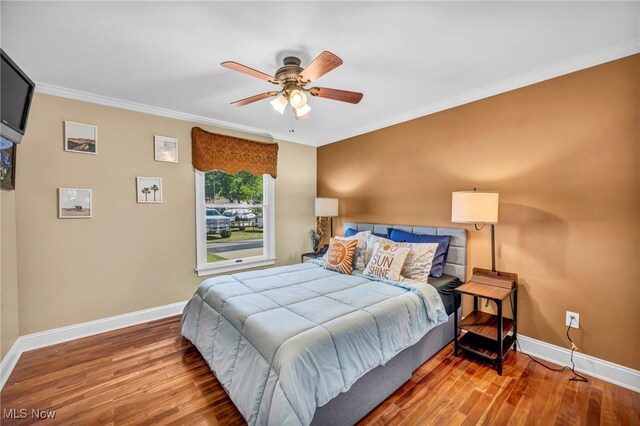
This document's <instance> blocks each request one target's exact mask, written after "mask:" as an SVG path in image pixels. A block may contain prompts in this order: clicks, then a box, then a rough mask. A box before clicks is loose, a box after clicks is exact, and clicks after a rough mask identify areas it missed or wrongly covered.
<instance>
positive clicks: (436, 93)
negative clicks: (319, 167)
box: [0, 1, 640, 146]
mask: <svg viewBox="0 0 640 426" xmlns="http://www.w3.org/2000/svg"><path fill="white" fill-rule="evenodd" d="M0 7H1V23H2V30H1V37H2V38H1V42H2V48H3V49H5V50H6V51H7V53H8V54H9V55H10V56H11V57H12V58H13V59H14V60H15V61H16V62H17V63H18V64H19V66H21V67H22V68H23V70H25V72H26V73H27V74H28V75H29V76H30V77H31V78H32V79H33V80H35V81H36V82H37V83H38V85H39V90H41V91H43V92H45V93H46V92H49V93H59V94H65V93H66V94H67V95H69V96H75V97H76V98H81V99H89V100H91V99H94V100H95V98H93V97H92V96H91V95H87V94H86V93H81V92H87V93H89V94H95V95H101V96H103V97H108V98H115V99H117V100H120V101H128V102H121V106H124V107H130V108H133V109H135V108H138V109H140V108H142V109H143V110H144V108H143V106H150V107H155V109H153V108H148V110H150V111H159V109H160V108H162V109H164V110H170V111H173V112H176V114H177V113H181V114H182V116H183V117H185V118H190V119H195V120H196V121H198V120H199V121H201V122H205V123H206V122H210V123H212V124H218V125H226V126H229V127H232V128H238V129H242V130H248V131H253V132H256V133H268V134H270V135H272V136H273V137H275V138H276V139H281V140H292V141H295V142H300V143H305V144H309V145H315V146H319V145H323V144H326V143H330V142H334V141H337V140H341V139H344V138H346V137H350V136H354V135H357V134H361V133H366V132H368V131H371V130H375V129H377V128H381V127H385V126H388V125H391V124H395V123H398V122H402V121H406V120H408V119H411V118H415V117H419V116H422V115H425V114H428V113H432V112H435V111H438V110H442V109H446V108H450V107H452V106H456V105H459V104H462V103H466V102H469V101H473V100H476V99H480V98H482V97H486V96H491V95H494V94H496V93H500V92H504V91H506V90H510V89H513V88H517V87H521V86H523V85H527V84H531V83H534V82H536V81H541V80H544V79H547V78H551V77H554V76H557V75H561V74H565V73H567V72H571V71H574V70H577V69H581V68H585V67H588V66H592V65H596V64H598V63H602V62H606V61H609V60H613V59H617V58H619V57H623V56H627V55H629V54H632V53H635V52H638V51H640V41H639V40H640V36H639V26H640V24H639V16H640V3H637V2H626V3H618V2H563V3H551V2H547V3H539V2H518V3H514V2H511V3H505V2H495V3H494V2H491V3H489V2H483V3H479V2H470V3H467V2H449V3H443V2H424V3H423V2H412V3H400V2H349V3H343V2H317V3H315V2H314V3H312V2H303V3H300V2H298V3H292V2H289V3H287V2H281V3H278V2H257V3H248V2H193V3H192V2H113V3H106V2H104V3H93V2H92V3H87V2H44V3H39V2H6V1H2V3H1V6H0ZM323 50H329V51H331V52H333V53H335V54H336V55H338V56H340V57H341V58H342V59H343V60H344V64H343V65H342V66H341V67H339V68H337V69H335V70H334V71H332V72H330V73H329V74H327V75H325V76H324V77H322V78H320V79H319V80H318V81H317V85H318V86H322V87H333V88H339V89H346V90H353V91H360V92H363V93H364V98H363V100H362V102H361V103H360V104H358V105H351V104H346V103H341V102H336V101H331V100H327V99H320V98H312V99H311V100H310V102H309V104H310V105H311V107H312V108H313V110H312V111H311V117H310V118H309V119H308V120H305V121H299V122H296V123H295V133H289V132H288V129H289V127H290V126H291V117H290V115H285V116H281V115H279V114H278V113H276V112H275V111H274V110H273V109H272V108H271V106H270V105H269V102H268V101H260V102H256V103H254V104H251V105H248V106H245V107H241V108H236V107H231V106H229V103H230V102H232V101H235V100H238V99H242V98H245V97H248V96H251V95H254V94H258V93H262V92H265V91H268V90H272V87H273V86H272V85H270V84H269V83H267V82H265V81H262V80H259V79H256V78H252V77H249V76H247V75H244V74H240V73H237V72H233V71H231V70H228V69H225V68H222V67H220V66H219V64H220V62H222V61H226V60H232V61H237V62H240V63H242V64H245V65H248V66H250V67H253V68H256V69H258V70H261V71H264V72H266V73H269V74H273V73H274V72H275V69H276V68H278V67H279V66H280V64H281V62H280V61H281V59H282V57H284V56H286V54H289V53H297V54H298V55H299V56H300V57H301V59H302V61H303V66H304V65H306V63H308V62H309V61H310V60H311V59H313V58H314V57H315V56H317V55H318V54H319V53H320V52H321V51H323ZM61 88H65V89H74V90H75V91H81V92H75V91H65V90H63V89H61ZM115 99H106V98H102V101H104V103H111V104H117V103H116V101H115ZM120 101H118V102H120ZM132 103H136V104H141V105H137V106H136V105H133V104H132ZM160 113H169V115H171V113H170V112H169V111H163V112H160ZM176 114H174V115H176ZM192 115H193V116H198V117H192ZM178 116H180V115H178Z"/></svg>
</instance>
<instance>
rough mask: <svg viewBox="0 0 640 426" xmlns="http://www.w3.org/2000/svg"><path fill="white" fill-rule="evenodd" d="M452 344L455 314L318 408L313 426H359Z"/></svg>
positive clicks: (312, 422)
mask: <svg viewBox="0 0 640 426" xmlns="http://www.w3.org/2000/svg"><path fill="white" fill-rule="evenodd" d="M458 314H460V309H458ZM458 318H460V317H458ZM451 341H453V313H452V314H451V315H449V320H448V321H447V322H446V323H444V324H440V325H439V326H437V327H435V328H433V329H431V330H429V332H428V333H427V334H425V335H424V337H422V339H420V340H419V341H418V343H416V344H415V345H413V346H410V347H408V348H407V349H405V350H403V351H402V352H400V353H399V354H398V355H396V356H395V357H393V358H392V359H391V360H390V361H389V362H387V364H386V365H380V366H378V367H376V368H374V369H373V370H371V371H369V372H368V373H366V374H365V375H364V376H362V377H360V378H359V379H358V380H357V381H356V382H355V383H354V384H353V386H351V388H350V389H349V390H348V391H347V392H345V393H341V394H340V395H338V396H337V397H335V398H333V399H332V400H331V401H329V402H328V403H326V404H325V405H323V406H322V407H318V409H316V413H315V415H314V416H313V420H312V421H311V425H314V426H347V425H353V424H356V423H357V422H358V420H360V419H361V418H363V417H364V416H366V415H367V414H368V413H369V412H370V411H371V410H373V409H374V408H376V407H377V406H378V405H379V404H381V403H382V402H383V401H384V400H385V399H387V398H388V397H389V396H391V395H392V394H393V393H394V392H395V391H396V390H397V389H399V388H400V387H401V386H402V385H403V384H405V383H406V382H407V381H409V379H411V375H412V374H413V372H414V371H416V370H417V369H418V367H420V366H421V365H422V364H424V363H425V362H426V361H427V360H428V359H429V358H431V357H432V356H434V355H435V354H436V353H438V352H440V350H441V349H442V348H444V347H445V346H447V345H448V344H449V343H451Z"/></svg>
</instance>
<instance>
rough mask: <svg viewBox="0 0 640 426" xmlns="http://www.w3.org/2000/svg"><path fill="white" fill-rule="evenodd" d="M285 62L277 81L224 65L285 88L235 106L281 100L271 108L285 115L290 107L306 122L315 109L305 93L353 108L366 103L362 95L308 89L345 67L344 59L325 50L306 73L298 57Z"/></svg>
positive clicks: (231, 64) (234, 65) (243, 67)
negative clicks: (334, 70)
mask: <svg viewBox="0 0 640 426" xmlns="http://www.w3.org/2000/svg"><path fill="white" fill-rule="evenodd" d="M282 62H283V66H282V67H280V68H278V70H277V71H276V75H275V77H272V76H270V75H269V74H265V73H263V72H261V71H258V70H255V69H253V68H250V67H248V66H246V65H242V64H239V63H237V62H233V61H227V62H223V63H221V64H220V65H222V66H223V67H225V68H229V69H231V70H234V71H238V72H242V73H245V74H248V75H250V76H253V77H258V78H260V79H262V80H265V81H268V82H269V83H272V84H277V85H279V86H280V87H282V89H281V90H279V91H270V92H264V93H261V94H259V95H255V96H251V97H249V98H245V99H240V100H239V101H235V102H231V105H234V106H243V105H247V104H250V103H252V102H256V101H259V100H262V99H267V98H271V97H275V96H277V97H276V98H275V99H274V100H272V101H271V105H272V106H273V108H274V109H275V110H276V111H278V112H279V113H280V114H283V113H284V111H285V109H286V108H287V105H289V104H290V105H291V107H292V109H293V116H294V117H295V119H296V120H302V119H304V118H307V117H308V116H309V111H311V107H310V106H309V105H308V104H307V95H306V94H305V92H306V93H309V94H310V95H312V96H317V97H319V98H327V99H333V100H334V101H341V102H349V103H352V104H357V103H358V102H360V100H361V99H362V93H358V92H350V91H348V90H339V89H329V88H326V87H311V88H307V87H306V86H307V85H308V84H309V83H311V82H313V81H315V80H317V79H318V78H320V77H322V76H323V75H325V74H326V73H328V72H329V71H331V70H333V69H335V68H337V67H339V66H340V65H342V59H340V58H339V57H337V56H336V55H334V54H333V53H331V52H328V51H326V50H325V51H324V52H322V53H321V54H320V55H318V57H317V58H315V59H314V60H313V61H311V63H310V64H309V65H307V67H306V68H304V69H303V68H302V67H301V66H300V59H298V58H296V57H295V56H287V57H286V58H284V60H283V61H282Z"/></svg>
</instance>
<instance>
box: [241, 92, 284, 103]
mask: <svg viewBox="0 0 640 426" xmlns="http://www.w3.org/2000/svg"><path fill="white" fill-rule="evenodd" d="M279 94H280V92H264V93H260V94H259V95H255V96H251V97H249V98H244V99H240V100H239V101H235V102H231V105H233V106H243V105H247V104H250V103H253V102H256V101H261V100H262V99H266V98H270V97H272V96H278V95H279Z"/></svg>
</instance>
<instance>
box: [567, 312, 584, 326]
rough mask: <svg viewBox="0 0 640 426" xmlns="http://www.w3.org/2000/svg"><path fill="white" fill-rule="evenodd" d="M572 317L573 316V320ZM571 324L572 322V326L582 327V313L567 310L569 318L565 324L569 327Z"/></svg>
mask: <svg viewBox="0 0 640 426" xmlns="http://www.w3.org/2000/svg"><path fill="white" fill-rule="evenodd" d="M571 318H573V322H572V321H571ZM569 324H571V328H580V314H576V313H575V312H571V311H567V318H566V320H565V324H564V325H566V326H567V327H569Z"/></svg>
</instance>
